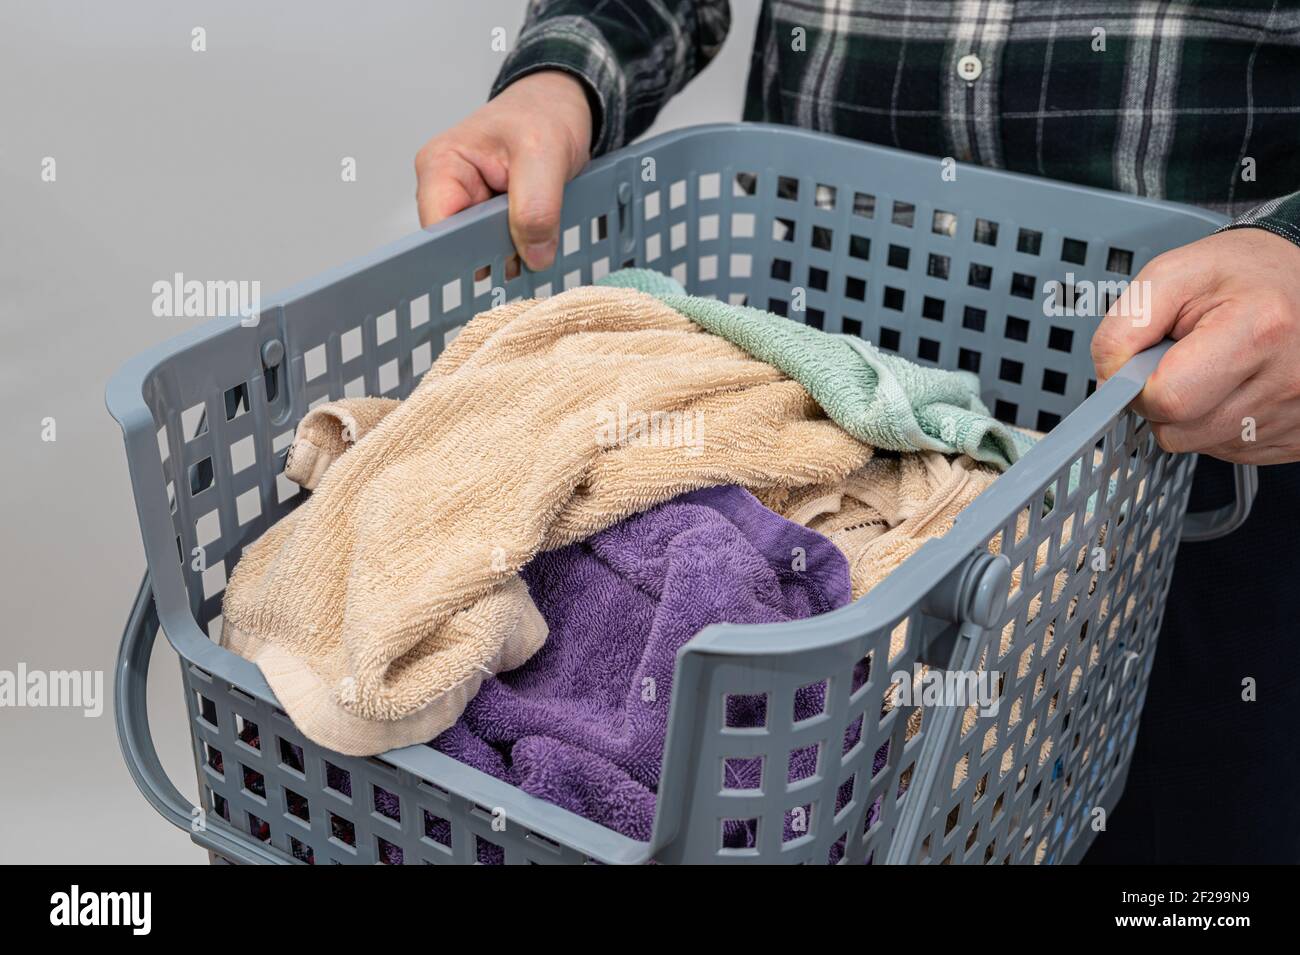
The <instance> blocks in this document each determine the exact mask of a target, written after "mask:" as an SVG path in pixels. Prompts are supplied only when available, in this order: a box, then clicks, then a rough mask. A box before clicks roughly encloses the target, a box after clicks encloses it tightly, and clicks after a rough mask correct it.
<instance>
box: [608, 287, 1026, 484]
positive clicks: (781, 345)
mask: <svg viewBox="0 0 1300 955" xmlns="http://www.w3.org/2000/svg"><path fill="white" fill-rule="evenodd" d="M599 284H601V285H609V286H615V287H619V288H636V289H640V290H641V291H644V292H646V293H648V294H651V295H654V296H655V297H657V298H659V299H661V300H662V301H664V302H665V303H667V304H668V305H671V306H672V307H673V308H675V309H677V310H678V311H679V312H681V313H682V314H683V315H685V316H687V317H688V318H690V319H691V320H692V321H694V322H697V323H699V325H700V326H701V327H703V328H706V329H708V330H709V331H711V332H713V333H714V334H715V335H721V336H722V337H723V338H726V339H727V340H728V341H732V342H735V343H736V344H737V345H739V346H740V347H741V348H743V349H745V351H747V352H749V354H751V355H753V356H754V357H755V358H758V359H760V360H762V361H765V362H768V363H769V364H771V365H774V366H776V367H777V368H780V369H781V370H782V371H784V372H785V373H786V374H787V375H789V376H790V377H791V378H793V379H795V380H796V381H798V382H800V383H802V384H803V385H804V386H805V387H806V388H807V389H808V391H809V392H810V393H811V394H812V396H813V397H814V398H816V399H817V401H818V403H820V404H821V406H822V407H823V408H825V409H826V413H827V414H828V415H830V416H831V418H833V419H834V420H835V421H836V422H837V423H838V424H839V425H840V426H841V427H843V428H844V430H846V431H848V432H849V433H850V434H852V435H853V436H854V437H856V438H859V439H861V440H862V441H865V442H866V443H867V444H870V445H872V446H874V447H877V448H885V449H888V450H891V451H942V452H945V453H948V454H966V455H969V456H970V457H971V458H973V459H975V460H976V461H982V462H987V463H989V464H992V465H994V466H996V467H998V468H1001V469H1003V470H1005V469H1006V468H1008V467H1010V466H1011V464H1013V463H1014V462H1015V461H1016V459H1017V458H1019V457H1020V455H1021V454H1022V453H1023V452H1024V451H1025V450H1026V449H1027V448H1028V447H1029V445H1030V444H1032V440H1031V439H1029V438H1028V437H1027V436H1026V435H1024V434H1023V433H1021V432H1019V431H1017V430H1016V429H1014V428H1012V427H1010V426H1009V425H1006V424H1003V423H1002V422H1000V421H998V420H997V419H996V418H994V417H993V416H992V415H991V414H990V413H989V410H988V408H986V407H985V406H984V404H983V402H981V401H980V396H979V395H980V391H979V378H978V377H977V376H976V375H973V374H971V373H970V372H967V371H944V370H942V369H938V368H927V367H924V366H922V365H918V364H916V363H915V362H911V361H908V360H907V359H906V358H902V357H900V356H898V355H891V354H889V353H887V352H883V351H881V350H879V349H877V348H875V347H874V346H872V345H870V344H868V343H867V342H864V341H863V340H862V339H860V338H858V337H856V336H853V335H834V334H830V333H828V332H823V331H821V330H820V329H817V328H812V327H811V326H808V325H804V324H801V323H799V322H794V321H791V320H789V319H788V318H784V317H782V316H780V315H774V314H773V313H771V312H765V311H762V310H760V309H756V308H748V307H746V306H744V305H730V304H728V303H726V302H720V301H718V300H717V299H711V298H702V297H699V296H694V295H687V294H686V290H685V289H683V288H682V287H681V285H679V284H678V283H677V282H676V281H674V280H673V279H672V278H669V277H668V276H666V275H662V274H660V273H658V272H654V271H651V270H649V269H621V270H619V271H617V272H613V273H611V274H609V275H607V276H605V277H604V278H603V279H601V280H600V283H599Z"/></svg>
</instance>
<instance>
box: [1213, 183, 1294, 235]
mask: <svg viewBox="0 0 1300 955" xmlns="http://www.w3.org/2000/svg"><path fill="white" fill-rule="evenodd" d="M1246 228H1250V229H1267V230H1268V231H1269V232H1272V233H1273V234H1274V235H1279V236H1281V237H1282V238H1284V239H1289V240H1290V241H1292V242H1294V243H1295V244H1296V245H1300V192H1293V193H1291V195H1289V196H1279V197H1278V198H1277V199H1271V200H1269V201H1268V202H1266V203H1264V204H1263V205H1262V206H1256V207H1255V208H1254V209H1251V210H1250V211H1249V212H1247V213H1246V214H1244V215H1241V216H1238V217H1237V218H1236V219H1234V220H1233V221H1232V222H1229V223H1228V224H1227V225H1225V226H1223V227H1222V228H1221V229H1219V230H1218V231H1220V232H1224V231H1226V230H1228V229H1246Z"/></svg>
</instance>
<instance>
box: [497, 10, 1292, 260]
mask: <svg viewBox="0 0 1300 955" xmlns="http://www.w3.org/2000/svg"><path fill="white" fill-rule="evenodd" d="M730 25H731V12H730V9H729V6H728V3H727V0H531V3H530V6H529V10H528V15H527V19H526V20H525V23H524V28H523V31H522V32H521V33H520V35H519V39H518V41H517V42H516V44H515V46H514V47H513V49H512V50H511V51H510V53H509V55H508V56H507V58H506V62H505V64H504V65H503V67H502V70H501V73H500V75H499V76H498V77H497V80H496V83H495V84H494V85H493V89H492V95H494V96H495V95H496V94H497V93H499V92H500V91H501V90H502V89H504V88H505V87H506V86H508V85H509V84H510V83H511V82H513V81H514V80H516V79H519V78H520V77H521V76H524V75H526V74H528V73H531V72H534V71H536V70H542V69H559V70H564V71H566V72H568V73H570V74H572V75H574V76H576V77H578V78H579V79H581V80H582V81H583V82H584V84H585V85H586V87H587V91H588V96H589V98H590V100H591V103H592V106H593V115H594V118H595V133H594V140H593V142H594V147H593V150H592V151H593V154H596V155H599V154H600V153H603V152H607V151H609V150H611V149H615V148H617V147H618V146H621V145H622V144H624V143H626V142H628V141H630V140H631V139H633V138H635V137H636V136H638V135H640V134H641V133H642V132H644V131H645V130H646V128H647V127H649V125H650V124H651V123H652V122H653V121H654V118H655V116H656V114H657V113H658V112H659V110H660V108H661V107H662V106H663V105H664V103H665V102H667V100H668V98H669V97H671V96H673V95H674V94H676V93H677V92H678V91H679V90H681V88H682V87H683V86H685V85H686V83H687V82H689V81H690V79H691V78H692V77H693V76H695V74H696V73H698V72H699V71H700V70H701V69H703V68H704V67H705V66H706V65H707V64H708V62H709V61H710V60H711V59H713V57H714V56H715V55H716V54H717V52H718V49H719V48H720V47H721V45H722V42H723V40H724V39H725V38H726V36H727V30H728V28H729V27H730ZM744 118H745V119H747V120H762V121H767V122H776V123H790V124H794V125H797V126H803V127H806V128H808V129H816V130H822V131H824V132H829V133H835V134H837V135H840V136H849V137H853V138H856V139H863V140H867V141H869V142H874V143H881V144H884V145H888V146H895V147H898V148H900V149H907V150H912V151H914V152H921V153H928V154H930V155H934V156H952V157H954V158H956V159H958V160H961V161H965V162H973V163H978V164H981V165H985V166H994V167H998V168H1002V169H1009V170H1012V171H1015V172H1023V173H1030V174H1033V175H1039V176H1047V177H1049V178H1052V179H1060V180H1066V181H1069V182H1078V183H1084V184H1087V185H1092V186H1100V187H1102V188H1106V189H1117V190H1121V191H1123V192H1129V193H1134V194H1136V195H1140V196H1152V197H1155V198H1165V199H1173V200H1178V201H1182V202H1188V203H1193V204H1195V205H1199V206H1203V207H1207V208H1210V209H1214V210H1216V211H1219V212H1223V213H1226V214H1227V215H1229V216H1236V218H1235V219H1234V221H1233V222H1232V224H1231V225H1230V226H1228V228H1233V227H1238V226H1255V227H1259V228H1263V229H1267V230H1269V231H1270V232H1274V233H1276V234H1278V235H1281V236H1283V237H1285V238H1288V239H1290V240H1292V241H1293V242H1296V243H1298V244H1300V192H1297V191H1296V190H1300V0H1218V2H1210V0H955V2H949V0H770V2H764V3H763V5H762V12H761V16H760V19H759V23H758V31H757V36H756V38H755V42H754V51H753V55H752V58H751V63H750V71H749V82H748V88H747V94H746V99H745V116H744Z"/></svg>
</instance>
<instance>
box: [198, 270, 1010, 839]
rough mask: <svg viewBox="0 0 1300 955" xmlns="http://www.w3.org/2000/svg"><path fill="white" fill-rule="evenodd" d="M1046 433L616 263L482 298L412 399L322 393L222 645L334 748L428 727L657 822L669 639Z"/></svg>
mask: <svg viewBox="0 0 1300 955" xmlns="http://www.w3.org/2000/svg"><path fill="white" fill-rule="evenodd" d="M1031 441H1032V438H1030V437H1028V436H1026V435H1024V434H1022V433H1021V432H1018V431H1016V430H1015V429H1012V428H1009V427H1007V426H1006V425H1003V424H1001V423H999V422H998V421H996V420H995V419H993V418H992V416H991V415H990V414H989V413H988V411H987V409H986V408H985V407H984V405H983V404H982V403H981V402H980V399H979V392H978V380H977V379H976V378H975V376H973V375H970V374H968V373H965V372H948V371H942V370H937V369H930V368H924V367H921V366H919V365H916V364H913V363H911V362H908V361H906V360H904V359H901V358H899V357H897V356H893V355H888V354H885V353H882V352H879V351H877V350H876V349H875V348H873V347H872V346H870V345H868V344H867V343H865V342H862V341H861V340H859V339H855V338H850V337H848V336H842V335H831V334H827V333H825V332H821V331H818V330H816V329H812V328H808V327H806V326H803V325H799V324H797V323H794V322H791V321H789V320H788V319H785V318H782V317H779V316H776V315H773V314H771V313H767V312H763V311H759V310H757V309H752V308H746V307H743V306H735V305H728V304H725V303H722V302H718V301H715V300H712V299H706V298H698V297H694V296H689V295H687V294H685V292H684V290H683V289H682V288H681V286H680V285H678V284H677V283H676V282H673V281H672V280H671V279H668V278H666V277H664V276H662V275H659V274H657V273H654V272H646V271H642V270H624V271H622V272H617V273H614V274H613V275H611V276H609V277H607V278H606V279H605V280H604V281H603V282H602V283H601V284H600V285H598V286H592V287H582V288H575V289H572V290H570V291H566V292H563V293H561V294H559V295H555V296H553V297H551V298H548V299H544V300H528V301H515V302H510V303H507V304H505V305H503V306H501V307H500V308H496V309H493V310H491V311H488V312H484V313H482V314H481V315H479V316H477V317H476V318H474V319H473V320H472V321H471V322H469V323H468V324H467V325H466V326H465V328H464V329H463V330H462V332H461V333H460V335H458V336H457V337H456V338H455V340H454V341H453V342H452V343H451V344H450V345H449V346H448V347H447V349H446V351H444V352H443V354H442V355H441V356H439V358H438V360H437V361H436V362H435V363H434V365H433V367H432V368H431V369H430V370H429V371H428V372H427V373H426V374H425V376H424V378H423V379H422V380H421V382H420V384H419V385H418V386H417V387H416V388H415V390H414V391H413V392H412V394H411V396H410V397H409V398H407V399H406V400H405V401H402V402H397V401H392V400H389V399H383V398H355V399H342V400H340V401H335V402H331V403H326V404H321V405H318V406H317V407H315V408H313V409H312V410H311V411H309V412H308V414H307V415H306V417H304V418H303V420H302V422H301V423H300V424H299V426H298V429H297V433H296V435H295V438H294V441H293V444H292V445H291V447H290V449H289V454H288V458H287V460H286V463H285V473H286V475H287V476H288V477H290V478H291V479H293V480H295V481H297V482H298V483H300V484H302V485H303V486H304V487H307V488H310V489H312V490H313V493H312V494H311V496H310V497H309V498H308V499H307V500H306V501H305V502H304V503H303V504H302V505H301V506H299V507H298V508H297V509H295V510H294V511H292V512H291V513H289V514H288V515H287V516H286V517H284V518H283V519H282V520H281V521H279V522H278V523H277V524H275V525H273V526H272V527H271V528H270V529H269V530H268V531H267V532H266V533H265V534H264V535H263V536H262V537H261V538H260V539H259V540H257V541H255V542H254V543H253V544H251V545H250V546H249V547H248V548H247V549H246V550H245V552H244V555H243V558H242V560H241V561H240V562H239V564H238V566H237V567H236V568H235V571H234V573H233V574H232V576H231V579H230V583H229V585H228V587H227V590H226V595H225V603H224V609H223V613H224V624H223V630H222V643H223V644H224V645H225V646H227V647H228V648H230V649H231V650H233V651H235V652H236V653H239V654H240V655H242V656H244V657H246V658H248V659H249V660H252V661H253V662H255V663H256V664H257V665H258V666H259V667H260V668H261V670H262V672H263V674H264V675H265V677H266V679H267V682H268V683H269V684H270V686H271V688H272V689H273V690H274V691H275V693H276V696H277V697H278V698H279V700H280V703H281V705H282V706H283V707H284V709H285V711H286V712H287V713H288V714H289V716H290V717H291V718H292V719H293V720H294V722H295V723H296V724H297V726H298V727H299V729H300V730H301V731H302V732H303V733H304V734H305V735H306V736H307V737H308V738H310V739H312V740H313V741H314V742H316V743H319V744H321V745H322V746H325V747H328V748H330V749H332V750H335V751H338V752H342V753H346V754H351V755H373V754H378V753H382V752H384V751H386V750H388V749H392V748H394V747H398V746H405V745H410V744H413V743H426V742H430V741H431V742H430V745H433V746H435V747H436V748H437V749H439V750H441V751H443V752H445V753H448V754H450V755H452V756H454V757H456V758H458V759H460V760H462V761H463V762H465V763H468V764H469V765H471V766H474V767H476V768H478V769H480V770H482V771H484V772H486V773H490V774H491V775H493V776H496V777H498V778H501V779H504V780H507V781H509V782H510V783H512V784H514V785H516V786H519V787H520V788H521V789H523V790H525V791H527V792H529V793H532V794H534V795H536V796H539V797H541V798H543V799H547V800H550V801H551V802H554V803H556V804H558V805H561V806H564V807H565V808H567V809H570V810H572V811H574V812H576V813H579V814H581V815H583V816H586V817H587V818H590V819H593V820H595V821H597V822H600V823H602V824H604V825H606V826H609V827H610V828H612V829H615V830H617V831H619V832H622V833H624V834H626V835H628V836H631V837H633V838H637V839H642V840H645V839H648V838H649V837H650V829H651V825H652V822H653V818H654V805H655V793H656V789H657V786H658V781H659V772H660V764H661V758H662V753H663V745H664V736H665V732H666V728H667V716H668V707H669V701H670V699H671V694H672V680H673V663H674V659H675V655H676V652H677V650H678V649H679V648H680V647H681V646H682V645H683V644H685V643H686V642H687V641H689V640H690V639H691V637H692V636H693V635H694V634H695V633H697V632H698V631H699V630H701V629H703V628H704V627H706V626H708V625H709V624H712V623H720V622H729V623H765V622H778V621H788V620H794V619H798V618H802V617H809V616H813V615H815V614H820V613H824V612H826V611H828V610H832V609H834V608H836V607H839V606H841V605H843V604H845V603H847V602H848V601H850V600H852V599H856V598H857V597H860V596H861V595H862V594H864V593H866V592H867V591H869V590H870V589H871V588H872V587H873V586H875V585H876V584H877V583H879V582H880V581H881V580H882V579H883V578H884V577H885V576H886V575H887V574H888V573H889V572H890V571H891V570H892V569H893V568H894V567H897V566H898V564H900V563H901V562H902V561H903V560H905V559H906V558H907V557H908V556H909V555H910V554H911V553H913V552H914V551H915V550H916V549H917V548H918V547H919V546H920V545H921V544H922V543H924V541H925V540H927V539H929V538H932V537H936V536H939V535H941V534H943V533H945V532H946V531H947V530H948V529H949V528H950V527H951V526H952V523H953V521H954V520H955V519H956V517H957V515H958V514H959V513H960V511H961V509H962V508H963V507H965V506H966V505H967V504H968V503H969V502H970V501H971V500H972V499H973V498H974V497H975V496H976V495H977V494H979V493H980V491H982V490H983V489H984V488H985V487H987V486H988V485H989V484H990V483H991V482H992V481H993V480H994V479H995V478H996V477H997V475H998V474H999V473H1000V472H1001V471H1003V470H1005V469H1006V468H1007V467H1008V466H1009V465H1010V464H1011V463H1013V462H1014V461H1015V460H1016V458H1017V457H1018V456H1019V455H1020V454H1021V453H1022V452H1023V450H1024V449H1025V448H1026V447H1027V446H1028V444H1029V443H1030V442H1031ZM809 692H810V693H815V692H817V691H816V688H812V689H810V690H809ZM804 702H805V703H806V705H807V706H808V708H809V712H816V711H817V710H818V709H819V707H820V702H819V701H817V700H813V699H809V700H806V701H804ZM735 715H736V716H737V718H738V719H744V718H746V714H735ZM748 716H750V717H754V718H755V719H756V721H759V722H761V718H762V715H761V714H748ZM845 742H846V747H848V746H852V745H853V744H854V743H855V742H856V741H855V740H853V741H850V740H846V741H845ZM736 771H737V772H738V773H740V774H742V775H743V773H744V772H745V770H744V767H743V766H741V767H739V768H737V770H736ZM790 772H791V773H792V774H797V773H798V772H799V767H797V766H791V767H790ZM736 785H737V786H741V787H743V786H744V785H745V781H744V780H737V782H736ZM752 836H753V834H752V833H747V832H745V831H743V829H738V830H737V831H736V832H734V833H728V834H727V839H728V841H729V842H731V843H732V844H734V845H737V846H743V845H746V844H747V841H748V840H750V839H752Z"/></svg>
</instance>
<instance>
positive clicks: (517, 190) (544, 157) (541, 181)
mask: <svg viewBox="0 0 1300 955" xmlns="http://www.w3.org/2000/svg"><path fill="white" fill-rule="evenodd" d="M568 178H569V170H568V165H567V163H566V162H565V161H564V160H563V159H562V158H561V151H560V150H555V149H547V148H545V147H542V148H529V149H528V150H527V151H526V152H525V151H523V150H520V151H519V152H517V153H512V154H511V157H510V182H509V186H508V188H507V190H506V192H507V194H508V195H509V198H510V237H511V239H513V240H514V243H515V248H516V249H518V250H519V255H520V257H521V258H522V259H523V260H524V264H525V265H527V266H528V267H529V268H530V269H532V270H533V271H538V270H540V269H544V268H548V267H549V266H550V265H551V263H552V262H554V261H555V252H556V249H557V248H558V246H559V240H560V208H561V205H562V203H563V200H564V184H565V182H566V181H567V180H568Z"/></svg>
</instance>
